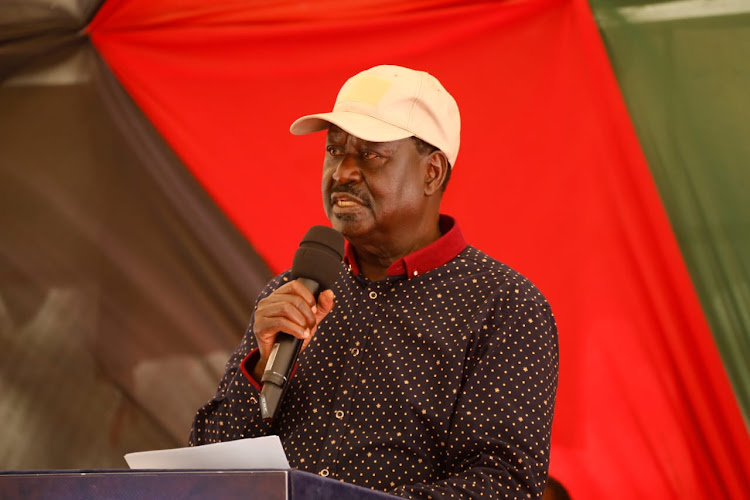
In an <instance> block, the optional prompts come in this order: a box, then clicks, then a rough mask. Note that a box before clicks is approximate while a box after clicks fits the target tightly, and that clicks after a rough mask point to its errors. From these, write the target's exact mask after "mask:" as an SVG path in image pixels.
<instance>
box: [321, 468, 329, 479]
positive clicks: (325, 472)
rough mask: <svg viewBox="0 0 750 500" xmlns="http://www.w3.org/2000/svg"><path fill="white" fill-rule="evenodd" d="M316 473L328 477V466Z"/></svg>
mask: <svg viewBox="0 0 750 500" xmlns="http://www.w3.org/2000/svg"><path fill="white" fill-rule="evenodd" d="M318 474H320V475H321V476H323V477H328V475H329V474H330V472H329V471H328V468H325V469H323V470H322V471H320V472H318Z"/></svg>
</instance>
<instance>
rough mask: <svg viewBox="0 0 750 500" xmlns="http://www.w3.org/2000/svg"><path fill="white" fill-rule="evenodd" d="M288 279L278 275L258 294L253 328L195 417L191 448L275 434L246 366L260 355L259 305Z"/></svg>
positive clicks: (251, 323) (190, 442) (191, 434)
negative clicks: (264, 416)
mask: <svg viewBox="0 0 750 500" xmlns="http://www.w3.org/2000/svg"><path fill="white" fill-rule="evenodd" d="M287 280H288V272H287V273H284V274H282V275H279V276H277V277H276V278H274V279H273V280H271V281H270V282H269V283H268V284H267V285H266V287H265V288H264V289H263V290H262V291H261V293H260V295H258V298H257V300H256V302H255V307H254V308H253V314H252V316H251V318H250V325H249V326H248V327H247V329H246V330H245V334H244V336H243V338H242V341H241V342H240V345H239V346H238V347H237V349H235V351H234V352H233V353H232V355H231V356H230V358H229V361H228V362H227V364H226V369H225V372H224V376H223V377H222V379H221V381H220V382H219V387H218V389H217V390H216V394H215V395H214V397H213V398H212V399H211V400H209V401H208V402H207V403H206V404H205V405H203V406H202V407H201V408H200V409H198V411H197V412H196V414H195V417H194V418H193V425H192V429H191V431H190V438H189V441H188V444H189V445H190V446H198V445H202V444H208V443H218V442H222V441H232V440H235V439H242V438H248V437H259V436H265V435H268V434H269V432H270V431H271V427H270V425H269V424H267V423H265V422H264V421H263V419H262V417H261V414H260V406H259V403H258V396H259V395H260V387H259V385H258V384H257V382H255V381H254V380H253V379H252V377H251V376H250V374H249V373H248V372H250V371H252V366H247V368H246V367H245V365H246V364H247V363H254V361H253V359H252V358H253V354H255V353H257V345H256V342H255V333H254V332H253V323H254V322H255V310H256V309H257V307H258V302H260V301H261V300H262V299H264V298H265V297H267V296H268V295H270V294H271V293H272V292H273V291H274V290H276V289H277V288H278V287H279V286H281V285H282V284H283V283H284V282H285V281H287ZM256 361H257V360H256Z"/></svg>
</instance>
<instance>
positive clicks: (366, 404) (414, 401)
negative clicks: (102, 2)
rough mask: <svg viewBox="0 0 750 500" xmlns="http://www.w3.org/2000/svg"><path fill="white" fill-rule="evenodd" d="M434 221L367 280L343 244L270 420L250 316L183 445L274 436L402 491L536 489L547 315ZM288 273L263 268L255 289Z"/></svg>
mask: <svg viewBox="0 0 750 500" xmlns="http://www.w3.org/2000/svg"><path fill="white" fill-rule="evenodd" d="M441 227H442V228H443V232H444V234H443V236H442V237H441V238H440V239H439V240H438V241H437V242H435V243H433V244H431V245H430V246H428V247H426V248H424V249H422V250H420V251H419V252H417V253H416V254H412V255H411V256H407V257H405V258H404V259H402V260H401V261H399V262H398V263H396V264H394V266H392V267H391V269H390V270H389V275H388V276H387V278H386V279H384V280H380V281H375V282H371V281H368V280H367V279H366V278H365V277H364V276H362V275H361V274H360V273H359V272H358V270H357V267H356V261H355V260H354V259H353V256H352V253H351V252H350V251H348V263H349V264H350V265H348V266H347V265H343V266H342V271H341V273H340V275H339V278H338V281H337V283H336V286H335V287H334V293H335V295H336V305H335V307H334V309H333V311H332V312H331V313H329V315H328V316H327V317H326V318H325V319H324V320H323V322H321V324H320V326H319V328H318V331H317V333H316V334H315V336H314V337H313V340H312V342H311V343H310V345H309V346H308V347H307V349H305V350H304V351H303V352H302V354H301V355H300V357H299V360H298V364H297V368H296V371H295V372H294V376H293V377H292V379H291V381H290V385H289V389H288V392H287V394H286V396H285V398H284V401H283V402H282V406H281V409H280V413H279V416H278V417H277V419H276V421H274V423H273V424H272V425H269V424H266V423H265V422H263V420H262V419H261V416H260V409H259V405H258V395H259V388H258V386H257V384H256V383H255V382H254V380H253V379H252V378H251V377H250V376H249V375H248V370H247V368H246V367H245V365H247V367H249V368H250V371H252V367H253V366H254V364H255V362H256V360H257V356H258V354H257V353H258V351H257V349H255V337H254V335H253V332H252V323H253V321H252V320H251V322H250V325H251V327H250V328H249V329H248V331H247V332H246V334H245V337H244V339H243V340H242V343H241V344H240V346H239V347H238V348H237V350H236V351H235V353H234V354H233V355H232V357H231V358H230V360H229V362H228V364H227V371H226V374H225V375H224V377H223V379H222V381H221V383H220V385H219V389H218V391H217V394H216V396H215V397H214V398H213V399H212V400H211V401H209V402H208V403H207V404H206V405H205V406H204V407H203V408H201V409H200V410H198V412H197V415H196V417H195V420H194V422H193V430H192V433H191V436H190V444H191V445H201V444H206V443H213V442H217V441H229V440H233V439H240V438H244V437H255V436H263V435H269V434H278V435H279V437H280V438H281V441H282V444H283V446H284V450H285V452H286V454H287V457H288V459H289V462H290V464H291V465H292V467H296V468H299V469H301V470H305V471H309V472H314V473H318V474H320V475H322V476H326V477H330V478H334V479H338V480H341V481H346V482H349V483H354V484H357V485H360V486H364V487H368V488H372V489H377V490H382V491H388V492H390V493H392V494H394V495H398V496H402V497H407V498H430V499H436V498H491V499H498V498H541V495H542V491H543V489H544V485H545V482H546V479H547V470H548V467H549V444H550V430H551V425H552V414H553V410H554V402H555V393H556V389H557V374H558V351H557V330H556V326H555V321H554V317H553V315H552V312H551V310H550V307H549V305H548V303H547V301H546V300H545V298H544V297H543V296H542V295H541V294H540V292H539V291H538V290H537V289H536V288H535V287H534V285H533V284H532V283H530V282H529V281H528V280H527V279H526V278H524V277H523V276H521V275H520V274H518V273H517V272H515V271H513V270H512V269H510V268H509V267H508V266H506V265H504V264H502V263H500V262H498V261H496V260H493V259H492V258H491V257H489V256H487V255H486V254H484V253H483V252H481V251H479V250H477V249H476V248H473V247H471V246H467V245H466V242H465V241H464V239H463V236H462V235H461V232H460V229H459V227H458V225H457V224H455V223H454V221H453V220H452V219H451V218H449V217H446V216H442V217H441ZM349 250H350V249H349ZM345 264H346V262H345ZM289 279H290V278H289V272H286V273H283V274H281V275H279V276H277V277H276V278H274V279H273V280H272V281H271V282H270V283H269V284H268V285H267V286H266V288H265V289H264V290H263V292H262V293H261V294H260V296H259V297H258V300H260V299H262V298H264V297H265V296H267V295H268V294H270V293H271V292H272V291H273V290H275V289H276V288H278V287H279V286H281V285H282V284H283V283H285V282H286V281H288V280H289Z"/></svg>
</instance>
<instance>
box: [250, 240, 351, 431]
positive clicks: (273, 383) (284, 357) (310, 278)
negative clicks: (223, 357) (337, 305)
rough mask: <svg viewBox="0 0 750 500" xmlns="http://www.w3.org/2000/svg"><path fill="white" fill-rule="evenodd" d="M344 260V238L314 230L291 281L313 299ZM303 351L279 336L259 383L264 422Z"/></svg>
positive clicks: (299, 345) (284, 335) (275, 407)
mask: <svg viewBox="0 0 750 500" xmlns="http://www.w3.org/2000/svg"><path fill="white" fill-rule="evenodd" d="M343 257H344V236H343V235H342V234H341V233H339V232H338V231H336V230H335V229H332V228H330V227H326V226H313V227H311V228H310V229H309V230H308V231H307V234H305V237H304V238H302V242H301V243H300V246H299V248H298V249H297V251H296V252H295V253H294V261H293V262H292V279H298V280H299V281H300V282H301V283H302V284H303V285H305V287H306V288H307V289H308V290H310V292H312V294H313V296H314V297H315V299H316V300H317V299H318V295H319V294H320V292H322V291H323V290H328V289H329V288H331V287H333V284H334V283H335V282H336V278H337V277H338V275H339V271H340V270H341V259H343ZM300 349H302V339H298V338H297V337H294V336H292V335H289V334H288V333H284V332H279V333H278V335H277V336H276V342H275V343H274V345H273V349H272V350H271V355H270V356H269V358H268V363H267V364H266V369H265V371H264V372H263V377H262V378H261V382H263V388H262V389H261V392H260V413H261V416H262V417H263V420H264V421H266V422H270V421H272V420H273V419H274V418H276V414H277V412H278V409H279V406H281V400H282V399H283V398H284V394H285V393H286V390H287V387H288V386H289V377H290V375H291V373H292V368H294V364H295V363H296V362H297V357H298V356H299V351H300Z"/></svg>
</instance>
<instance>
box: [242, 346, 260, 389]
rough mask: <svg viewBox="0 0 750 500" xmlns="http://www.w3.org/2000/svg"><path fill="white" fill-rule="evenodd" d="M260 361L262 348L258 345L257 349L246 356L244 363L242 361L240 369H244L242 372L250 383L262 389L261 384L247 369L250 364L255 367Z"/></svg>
mask: <svg viewBox="0 0 750 500" xmlns="http://www.w3.org/2000/svg"><path fill="white" fill-rule="evenodd" d="M258 361H260V349H258V348H257V347H256V348H255V349H253V350H252V351H250V353H249V354H248V355H247V356H245V359H243V360H242V363H240V369H241V370H242V374H243V375H244V376H245V378H246V379H247V381H248V382H250V385H252V386H253V387H255V388H256V389H258V391H260V390H261V388H262V387H261V385H260V384H259V383H258V381H256V380H255V379H254V378H253V376H252V375H251V374H250V372H249V371H247V367H248V366H250V367H252V368H255V365H257V364H258Z"/></svg>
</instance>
